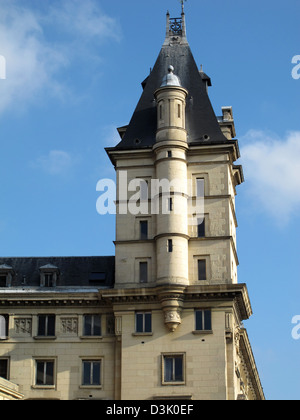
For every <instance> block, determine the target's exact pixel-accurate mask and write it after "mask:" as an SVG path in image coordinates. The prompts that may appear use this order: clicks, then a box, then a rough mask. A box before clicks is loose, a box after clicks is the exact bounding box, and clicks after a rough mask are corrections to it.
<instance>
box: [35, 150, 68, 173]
mask: <svg viewBox="0 0 300 420" xmlns="http://www.w3.org/2000/svg"><path fill="white" fill-rule="evenodd" d="M75 163H76V159H74V158H73V157H72V156H71V155H70V154H69V153H67V152H65V151H63V150H51V151H50V152H49V154H48V155H45V156H40V157H39V158H37V159H36V161H35V162H33V163H32V164H31V166H32V167H35V168H38V169H42V170H43V171H44V172H46V173H48V174H50V175H62V174H66V173H67V172H68V171H69V170H70V169H71V168H72V167H73V166H74V164H75Z"/></svg>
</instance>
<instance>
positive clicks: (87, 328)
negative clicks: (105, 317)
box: [83, 315, 92, 335]
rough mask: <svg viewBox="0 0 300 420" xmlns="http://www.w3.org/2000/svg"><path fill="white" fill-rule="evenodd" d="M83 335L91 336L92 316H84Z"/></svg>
mask: <svg viewBox="0 0 300 420" xmlns="http://www.w3.org/2000/svg"><path fill="white" fill-rule="evenodd" d="M83 335H92V316H91V315H85V317H84V331H83Z"/></svg>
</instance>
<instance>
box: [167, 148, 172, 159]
mask: <svg viewBox="0 0 300 420" xmlns="http://www.w3.org/2000/svg"><path fill="white" fill-rule="evenodd" d="M171 157H172V151H171V150H168V158H171Z"/></svg>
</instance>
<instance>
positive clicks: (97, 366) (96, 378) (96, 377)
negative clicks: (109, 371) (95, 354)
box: [93, 362, 101, 385]
mask: <svg viewBox="0 0 300 420" xmlns="http://www.w3.org/2000/svg"><path fill="white" fill-rule="evenodd" d="M100 372H101V363H100V362H93V385H101V380H100Z"/></svg>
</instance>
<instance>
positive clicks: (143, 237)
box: [140, 220, 148, 241]
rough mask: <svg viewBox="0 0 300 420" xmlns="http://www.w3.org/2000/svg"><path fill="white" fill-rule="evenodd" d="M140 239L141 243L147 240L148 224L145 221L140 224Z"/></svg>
mask: <svg viewBox="0 0 300 420" xmlns="http://www.w3.org/2000/svg"><path fill="white" fill-rule="evenodd" d="M140 239H141V240H142V241H143V240H146V239H148V222H147V221H146V220H142V221H141V222H140Z"/></svg>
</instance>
